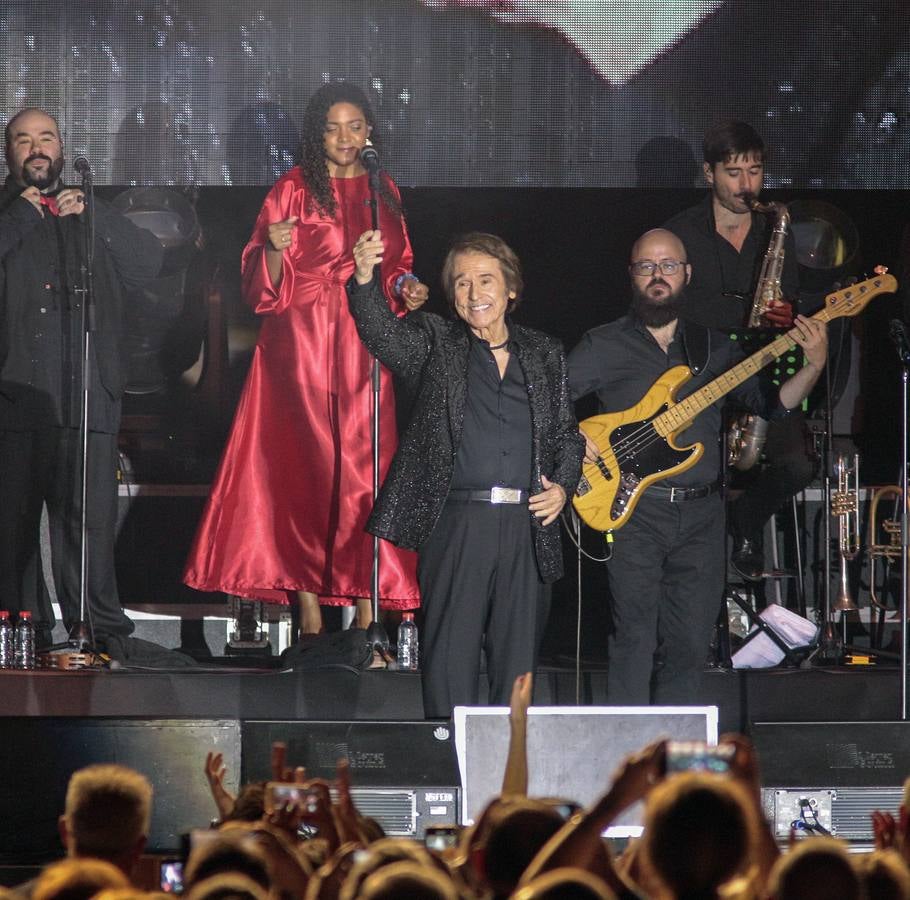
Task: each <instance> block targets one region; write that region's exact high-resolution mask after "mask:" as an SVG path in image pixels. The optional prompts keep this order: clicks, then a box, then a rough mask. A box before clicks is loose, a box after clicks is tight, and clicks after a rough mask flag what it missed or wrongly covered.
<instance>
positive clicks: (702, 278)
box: [664, 193, 800, 331]
mask: <svg viewBox="0 0 910 900" xmlns="http://www.w3.org/2000/svg"><path fill="white" fill-rule="evenodd" d="M711 196H712V195H711V194H710V193H708V195H707V196H706V197H705V199H704V200H703V201H702V202H701V203H699V204H698V205H697V206H692V207H690V208H689V209H684V210H683V211H682V212H681V213H678V214H677V215H675V216H674V217H673V218H672V219H670V220H669V221H668V222H666V223H665V224H664V228H666V229H668V230H669V231H672V232H673V233H674V234H675V235H676V236H677V237H678V238H679V239H680V240H681V241H682V242H683V244H684V245H685V248H686V258H687V259H688V261H689V264H690V265H691V266H692V279H691V280H690V281H689V284H688V285H687V286H686V296H685V301H684V304H683V315H685V317H686V318H687V319H691V320H692V321H693V322H698V323H699V324H701V325H706V326H707V327H708V328H720V329H722V330H724V331H728V330H729V331H733V330H740V329H742V328H743V327H744V326H745V324H746V322H747V321H748V319H749V311H750V310H751V308H752V298H753V296H754V293H755V286H756V284H757V282H758V276H759V273H760V272H761V266H762V261H763V260H764V257H765V253H766V252H767V249H768V241H769V240H770V238H771V229H772V224H773V223H772V218H773V217H770V216H767V215H763V214H759V213H752V227H751V228H750V229H749V233H748V234H747V235H746V239H745V241H744V242H743V246H742V249H741V250H739V251H737V249H736V248H735V247H734V246H733V245H732V244H731V243H730V242H729V241H728V240H726V239H725V238H723V237H721V236H720V235H719V234H718V233H717V231H716V227H715V222H714V212H713V208H712V206H711ZM781 291H782V293H783V295H784V297H785V298H786V299H787V300H789V301H790V302H791V303H793V304H794V313H796V312H800V309H799V307H798V303H797V301H798V299H799V266H798V264H797V260H796V243H795V242H794V240H793V233H792V231H788V232H787V236H786V239H785V241H784V267H783V273H782V275H781ZM731 294H737V295H739V296H730V295H731ZM725 295H727V296H725Z"/></svg>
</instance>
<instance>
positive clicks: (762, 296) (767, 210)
mask: <svg viewBox="0 0 910 900" xmlns="http://www.w3.org/2000/svg"><path fill="white" fill-rule="evenodd" d="M746 202H747V203H748V205H749V208H750V209H751V210H752V211H753V212H757V213H764V214H767V215H773V216H774V229H773V231H772V232H771V240H770V241H768V250H767V252H766V253H765V258H764V260H763V261H762V266H761V272H760V273H759V276H758V284H757V285H756V286H755V294H754V296H753V298H752V309H751V311H750V313H749V319H748V321H747V322H746V324H747V325H748V327H749V328H759V327H761V324H762V316H764V314H765V313H766V312H767V311H768V310H769V309H770V307H771V303H772V302H773V301H775V300H780V299H781V298H782V296H783V294H782V291H781V287H780V279H781V275H782V274H783V270H784V241H785V240H786V238H787V231H788V230H789V228H790V213H789V211H788V210H787V207H786V206H785V205H784V204H783V203H776V202H771V203H759V201H758V198H757V197H755V196H749V197H747V198H746ZM767 436H768V420H767V419H763V418H761V416H756V415H754V414H753V413H743V414H742V415H741V416H739V417H737V419H736V420H735V421H734V422H733V424H732V425H731V426H730V430H729V432H728V434H727V448H728V450H727V454H728V455H727V461H728V463H729V464H730V465H731V466H733V468H734V469H739V470H740V471H741V472H745V471H747V470H748V469H751V468H752V466H754V465H755V463H756V462H758V459H759V457H760V456H761V452H762V448H763V447H764V446H765V439H766V438H767Z"/></svg>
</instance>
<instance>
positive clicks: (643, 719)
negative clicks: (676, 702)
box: [455, 706, 717, 837]
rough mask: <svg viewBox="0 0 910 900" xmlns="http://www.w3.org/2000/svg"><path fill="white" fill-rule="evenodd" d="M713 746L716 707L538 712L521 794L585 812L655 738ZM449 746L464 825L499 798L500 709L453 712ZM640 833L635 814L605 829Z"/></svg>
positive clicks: (505, 731) (532, 717) (503, 751)
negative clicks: (616, 774) (563, 802)
mask: <svg viewBox="0 0 910 900" xmlns="http://www.w3.org/2000/svg"><path fill="white" fill-rule="evenodd" d="M661 737H664V738H670V739H672V740H696V741H707V742H708V743H712V744H713V743H716V741H717V707H716V706H583V707H582V706H574V707H573V706H538V707H531V709H530V710H529V712H528V774H529V784H528V793H529V795H530V796H532V797H561V798H564V799H566V800H574V801H575V802H577V803H581V804H583V805H584V806H588V805H590V804H591V803H593V802H594V801H595V800H597V799H598V798H599V797H600V796H601V795H602V794H603V793H604V792H605V791H606V790H607V788H608V787H609V785H610V779H611V778H612V776H613V774H614V772H615V771H616V769H617V767H618V766H619V764H620V762H621V761H622V760H623V758H624V757H625V756H627V755H628V754H629V753H633V752H635V751H637V750H640V749H641V748H642V747H644V746H645V745H646V744H649V743H650V742H651V741H653V740H656V739H657V738H661ZM455 741H456V747H457V750H458V765H459V768H460V770H461V784H462V814H461V821H462V823H464V824H469V823H471V822H473V821H474V820H475V819H476V818H477V816H478V815H479V814H480V812H481V811H482V810H483V809H484V807H485V806H486V805H487V803H489V801H490V800H491V799H492V798H493V797H495V796H496V795H498V794H499V792H500V789H501V787H502V776H503V772H504V770H505V762H506V757H507V754H508V747H509V711H508V709H506V708H505V707H476V706H459V707H456V709H455ZM640 833H641V806H640V804H639V805H636V806H635V807H632V808H631V809H629V810H626V812H625V813H624V814H623V815H622V816H621V817H620V818H619V819H617V821H616V822H615V823H614V825H613V826H612V827H611V828H610V829H609V831H608V834H609V835H611V836H614V837H625V836H630V835H638V834H640Z"/></svg>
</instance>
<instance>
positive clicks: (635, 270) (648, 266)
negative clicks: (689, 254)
mask: <svg viewBox="0 0 910 900" xmlns="http://www.w3.org/2000/svg"><path fill="white" fill-rule="evenodd" d="M684 265H686V264H685V262H683V260H681V259H662V260H661V261H660V262H651V260H650V259H643V260H639V261H638V262H634V263H632V265H631V266H629V271H630V272H631V273H632V274H633V275H653V274H654V273H655V272H656V271H657V270H658V269H660V271H661V273H662V274H664V275H675V274H676V272H677V271H678V269H679V268H680V266H684Z"/></svg>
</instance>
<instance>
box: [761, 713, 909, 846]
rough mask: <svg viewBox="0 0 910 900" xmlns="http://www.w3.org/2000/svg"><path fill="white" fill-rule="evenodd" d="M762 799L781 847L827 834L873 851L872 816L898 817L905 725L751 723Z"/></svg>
mask: <svg viewBox="0 0 910 900" xmlns="http://www.w3.org/2000/svg"><path fill="white" fill-rule="evenodd" d="M752 739H753V742H754V744H755V748H756V750H757V752H758V759H759V763H760V765H761V773H762V785H763V788H762V800H763V803H764V806H765V812H766V814H767V816H768V818H769V820H770V821H771V822H772V823H773V826H774V832H775V835H776V836H777V838H778V840H780V841H782V842H784V841H786V840H787V838H788V835H789V833H790V829H791V827H793V828H795V829H796V830H797V832H798V833H802V834H813V833H824V832H823V831H821V830H820V829H819V828H818V827H817V826H818V825H821V828H822V829H824V831H828V832H830V833H832V834H834V835H836V836H837V837H840V838H843V839H844V840H848V841H851V842H852V843H855V844H862V845H871V844H872V842H873V837H874V836H873V833H872V820H871V815H872V812H873V811H874V810H876V809H880V810H883V811H885V810H887V811H890V812H892V813H895V814H896V813H897V810H898V808H899V806H900V804H901V802H902V797H903V783H904V779H905V778H906V777H907V776H908V775H910V722H756V723H755V724H754V725H753V726H752Z"/></svg>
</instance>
